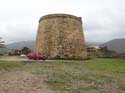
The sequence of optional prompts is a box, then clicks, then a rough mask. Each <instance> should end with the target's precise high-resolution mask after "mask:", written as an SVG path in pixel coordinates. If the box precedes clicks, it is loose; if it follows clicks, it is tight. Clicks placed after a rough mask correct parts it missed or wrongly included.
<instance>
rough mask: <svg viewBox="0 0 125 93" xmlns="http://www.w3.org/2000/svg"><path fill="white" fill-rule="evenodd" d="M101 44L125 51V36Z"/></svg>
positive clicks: (117, 50) (120, 51)
mask: <svg viewBox="0 0 125 93" xmlns="http://www.w3.org/2000/svg"><path fill="white" fill-rule="evenodd" d="M101 46H107V47H108V48H109V49H110V50H113V51H116V52H118V53H125V38H123V39H114V40H111V41H109V42H106V43H104V44H101Z"/></svg>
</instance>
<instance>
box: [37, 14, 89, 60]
mask: <svg viewBox="0 0 125 93" xmlns="http://www.w3.org/2000/svg"><path fill="white" fill-rule="evenodd" d="M35 52H36V53H40V54H46V55H49V56H50V57H51V58H56V57H59V58H63V59H86V58H87V53H86V47H85V40H84V34H83V28H82V21H81V18H80V17H76V16H73V15H68V14H50V15H46V16H43V17H41V18H40V20H39V27H38V32H37V37H36V44H35Z"/></svg>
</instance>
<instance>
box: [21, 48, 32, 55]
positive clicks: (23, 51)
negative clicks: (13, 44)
mask: <svg viewBox="0 0 125 93" xmlns="http://www.w3.org/2000/svg"><path fill="white" fill-rule="evenodd" d="M21 51H22V53H23V54H28V53H29V52H31V50H30V48H28V47H23V48H22V50H21Z"/></svg>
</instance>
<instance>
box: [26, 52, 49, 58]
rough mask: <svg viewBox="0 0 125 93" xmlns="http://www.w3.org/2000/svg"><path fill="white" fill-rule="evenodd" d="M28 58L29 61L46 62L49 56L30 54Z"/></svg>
mask: <svg viewBox="0 0 125 93" xmlns="http://www.w3.org/2000/svg"><path fill="white" fill-rule="evenodd" d="M27 58H29V59H34V60H40V59H42V60H46V59H47V56H46V55H42V54H36V53H29V54H27Z"/></svg>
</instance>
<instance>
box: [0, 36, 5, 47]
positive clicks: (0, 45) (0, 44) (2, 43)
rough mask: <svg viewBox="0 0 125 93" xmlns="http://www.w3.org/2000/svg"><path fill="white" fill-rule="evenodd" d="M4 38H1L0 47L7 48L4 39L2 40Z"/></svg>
mask: <svg viewBox="0 0 125 93" xmlns="http://www.w3.org/2000/svg"><path fill="white" fill-rule="evenodd" d="M1 39H2V38H0V48H5V45H4V43H5V42H4V41H2V40H1Z"/></svg>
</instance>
